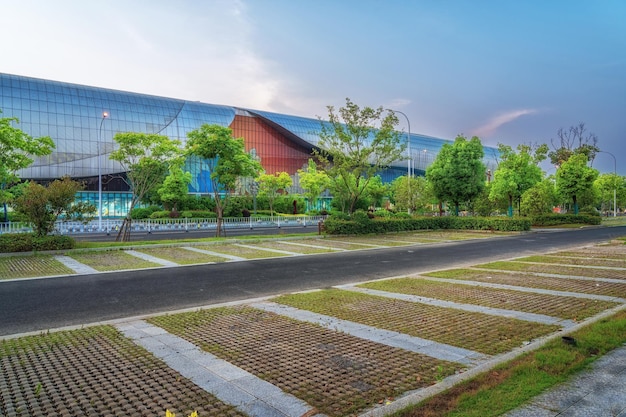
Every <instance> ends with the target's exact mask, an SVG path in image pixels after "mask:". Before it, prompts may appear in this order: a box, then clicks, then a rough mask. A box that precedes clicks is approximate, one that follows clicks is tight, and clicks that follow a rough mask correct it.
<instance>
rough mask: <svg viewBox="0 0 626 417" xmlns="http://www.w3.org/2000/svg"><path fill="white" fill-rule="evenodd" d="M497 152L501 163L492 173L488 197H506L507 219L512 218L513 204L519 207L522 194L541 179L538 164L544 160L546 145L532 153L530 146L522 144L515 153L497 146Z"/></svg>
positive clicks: (505, 146)
mask: <svg viewBox="0 0 626 417" xmlns="http://www.w3.org/2000/svg"><path fill="white" fill-rule="evenodd" d="M498 150H499V151H500V157H501V161H500V163H499V164H498V168H497V169H496V171H495V172H494V179H493V182H492V183H491V190H490V194H489V197H490V198H491V199H492V200H496V199H498V198H502V197H506V198H507V199H508V201H509V209H508V214H509V217H513V202H514V201H515V202H517V203H518V207H519V203H520V201H521V198H522V194H524V192H526V190H528V189H529V188H531V187H532V186H533V185H535V184H537V183H538V182H539V181H541V178H542V177H543V171H542V170H541V168H540V167H539V163H540V162H541V161H543V160H544V159H546V153H547V152H548V145H541V146H539V147H538V148H536V149H535V150H534V152H533V150H532V149H531V146H529V145H523V144H522V145H518V146H517V151H518V152H515V151H514V150H513V149H512V148H511V147H510V146H507V145H503V144H499V145H498Z"/></svg>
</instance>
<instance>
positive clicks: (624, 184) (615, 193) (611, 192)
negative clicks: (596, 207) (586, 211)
mask: <svg viewBox="0 0 626 417" xmlns="http://www.w3.org/2000/svg"><path fill="white" fill-rule="evenodd" d="M594 185H595V188H596V189H597V190H598V195H599V198H600V209H601V210H602V211H611V210H613V205H617V206H618V207H620V206H621V204H622V202H623V201H624V200H625V199H626V178H625V177H621V176H619V175H615V173H611V174H601V175H600V176H598V178H597V179H596V181H595V183H594Z"/></svg>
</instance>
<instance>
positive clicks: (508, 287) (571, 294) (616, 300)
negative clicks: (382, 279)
mask: <svg viewBox="0 0 626 417" xmlns="http://www.w3.org/2000/svg"><path fill="white" fill-rule="evenodd" d="M419 278H421V279H428V280H430V281H439V282H448V283H450V284H465V285H473V286H475V287H487V288H499V289H502V290H514V291H521V292H532V293H537V294H548V295H558V296H563V297H575V298H586V299H590V300H600V301H610V302H612V303H626V299H625V298H620V297H611V296H608V295H595V294H584V293H580V292H569V291H554V290H544V289H543V288H532V287H518V286H516V285H506V284H492V283H489V282H478V281H467V280H464V279H448V278H435V277H427V276H422V275H420V276H419Z"/></svg>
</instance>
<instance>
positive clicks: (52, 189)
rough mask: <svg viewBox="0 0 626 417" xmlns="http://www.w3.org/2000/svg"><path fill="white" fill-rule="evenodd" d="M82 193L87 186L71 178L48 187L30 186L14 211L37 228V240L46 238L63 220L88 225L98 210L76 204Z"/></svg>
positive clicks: (65, 178) (31, 183) (57, 181)
mask: <svg viewBox="0 0 626 417" xmlns="http://www.w3.org/2000/svg"><path fill="white" fill-rule="evenodd" d="M82 189H84V185H83V184H81V183H79V182H77V181H73V180H71V179H70V178H69V177H63V179H61V180H55V181H53V182H51V183H50V184H49V185H48V186H47V187H44V186H43V185H40V184H37V183H35V182H30V183H28V185H27V187H26V188H25V189H24V190H23V192H22V194H21V195H20V196H19V197H18V198H16V199H15V201H14V202H13V207H14V208H15V210H16V211H17V212H19V213H21V214H22V215H24V217H26V219H27V221H29V222H30V223H31V224H32V225H33V229H34V231H35V234H36V235H37V236H45V235H47V234H49V233H52V232H53V231H54V226H55V222H56V221H57V219H59V218H61V217H62V218H63V220H66V221H69V220H76V221H82V222H85V223H86V222H88V221H90V220H91V216H92V215H93V214H95V212H96V208H95V207H94V206H93V205H91V204H88V203H84V202H80V203H74V200H75V198H76V193H77V192H78V191H80V190H82Z"/></svg>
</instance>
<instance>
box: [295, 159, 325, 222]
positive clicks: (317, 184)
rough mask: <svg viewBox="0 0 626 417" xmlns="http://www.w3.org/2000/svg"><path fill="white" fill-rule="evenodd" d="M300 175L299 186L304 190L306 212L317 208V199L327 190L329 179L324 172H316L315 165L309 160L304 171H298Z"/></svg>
mask: <svg viewBox="0 0 626 417" xmlns="http://www.w3.org/2000/svg"><path fill="white" fill-rule="evenodd" d="M298 174H299V175H300V186H301V187H302V189H303V190H304V197H305V198H306V199H307V200H308V208H307V209H308V210H311V209H315V208H316V207H317V199H318V198H319V197H320V195H321V194H322V192H324V190H325V189H326V188H328V184H329V182H330V179H329V178H328V174H326V172H324V171H318V170H317V164H316V163H315V161H314V160H313V159H311V158H309V165H308V166H307V169H306V170H301V169H299V170H298Z"/></svg>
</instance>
